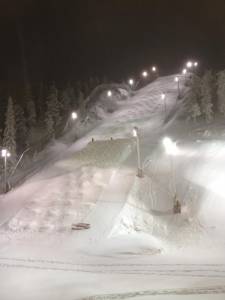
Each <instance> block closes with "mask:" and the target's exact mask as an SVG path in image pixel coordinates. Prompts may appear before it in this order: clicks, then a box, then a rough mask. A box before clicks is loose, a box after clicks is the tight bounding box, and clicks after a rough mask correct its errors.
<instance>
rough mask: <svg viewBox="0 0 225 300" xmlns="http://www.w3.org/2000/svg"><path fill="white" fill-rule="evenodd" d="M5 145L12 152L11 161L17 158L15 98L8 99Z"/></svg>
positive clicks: (4, 134) (4, 135)
mask: <svg viewBox="0 0 225 300" xmlns="http://www.w3.org/2000/svg"><path fill="white" fill-rule="evenodd" d="M3 146H4V147H5V148H6V149H7V150H8V151H9V152H10V154H11V157H10V161H11V162H12V161H15V160H16V122H15V112H14V105H13V100H12V98H11V97H9V99H8V106H7V111H6V116H5V129H4V133H3Z"/></svg>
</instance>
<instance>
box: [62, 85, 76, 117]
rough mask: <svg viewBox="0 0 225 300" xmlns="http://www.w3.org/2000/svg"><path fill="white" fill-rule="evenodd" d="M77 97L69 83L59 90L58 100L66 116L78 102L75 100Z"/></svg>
mask: <svg viewBox="0 0 225 300" xmlns="http://www.w3.org/2000/svg"><path fill="white" fill-rule="evenodd" d="M76 99H77V97H76V96H75V92H74V88H73V87H72V85H71V84H70V83H68V85H67V86H66V88H65V89H64V90H63V91H62V92H61V95H60V102H61V105H62V111H63V112H64V113H65V114H66V116H68V114H70V113H71V111H72V110H75V109H77V107H78V103H77V101H76Z"/></svg>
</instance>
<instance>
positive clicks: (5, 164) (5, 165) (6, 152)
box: [1, 149, 10, 193]
mask: <svg viewBox="0 0 225 300" xmlns="http://www.w3.org/2000/svg"><path fill="white" fill-rule="evenodd" d="M1 154H2V157H3V158H4V186H5V193H7V157H10V152H9V151H8V150H7V149H2V151H1Z"/></svg>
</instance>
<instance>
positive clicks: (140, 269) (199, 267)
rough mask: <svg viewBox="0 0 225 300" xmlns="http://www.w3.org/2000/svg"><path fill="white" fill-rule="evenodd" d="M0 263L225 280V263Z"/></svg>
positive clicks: (9, 260) (2, 264)
mask: <svg viewBox="0 0 225 300" xmlns="http://www.w3.org/2000/svg"><path fill="white" fill-rule="evenodd" d="M0 261H1V262H0V267H1V268H19V269H21V268H22V269H34V270H46V271H64V272H80V273H98V274H99V273H100V274H126V275H151V276H170V277H171V276H172V277H176V276H178V277H199V278H225V264H224V265H220V264H93V263H92V264H91V263H90V264H77V263H73V262H63V261H56V260H45V259H26V258H10V257H0ZM163 267H164V268H163ZM162 268H163V269H162Z"/></svg>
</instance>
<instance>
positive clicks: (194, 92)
mask: <svg viewBox="0 0 225 300" xmlns="http://www.w3.org/2000/svg"><path fill="white" fill-rule="evenodd" d="M200 97H201V79H200V78H199V77H198V76H197V75H193V76H192V78H191V80H190V89H189V91H188V93H187V94H186V97H185V101H186V103H187V113H188V120H194V121H197V118H198V117H200V116H201V109H200V105H199V103H200Z"/></svg>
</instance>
